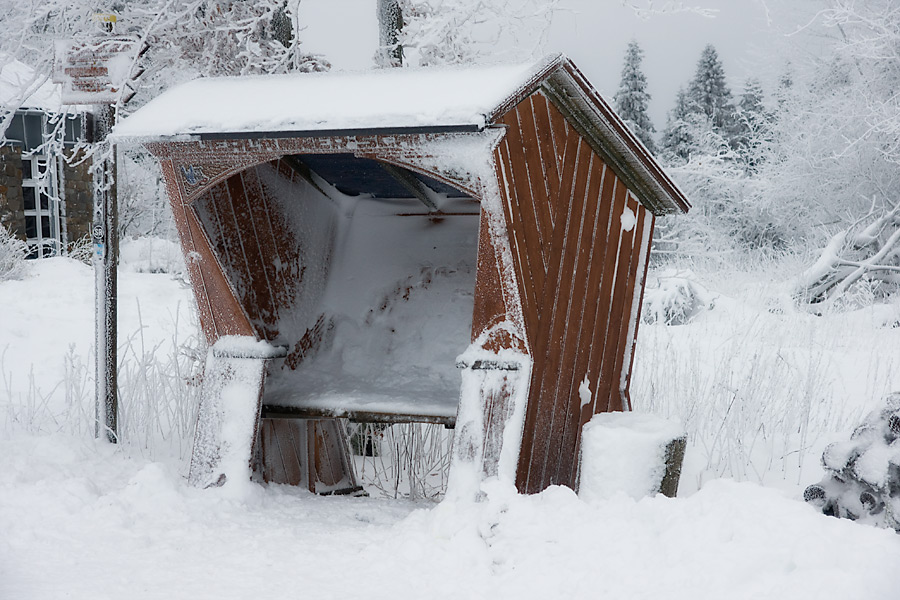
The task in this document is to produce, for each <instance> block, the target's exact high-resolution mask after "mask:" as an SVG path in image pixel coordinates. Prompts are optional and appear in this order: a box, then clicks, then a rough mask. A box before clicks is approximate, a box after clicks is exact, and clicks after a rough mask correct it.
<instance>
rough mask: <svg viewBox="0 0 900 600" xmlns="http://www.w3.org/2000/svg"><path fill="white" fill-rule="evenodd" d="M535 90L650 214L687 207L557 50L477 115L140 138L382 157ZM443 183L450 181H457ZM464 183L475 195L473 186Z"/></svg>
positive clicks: (167, 152) (503, 108)
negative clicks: (413, 122) (449, 119)
mask: <svg viewBox="0 0 900 600" xmlns="http://www.w3.org/2000/svg"><path fill="white" fill-rule="evenodd" d="M537 91H540V92H542V93H544V94H545V95H546V96H547V98H548V99H549V100H550V101H551V102H552V103H553V104H554V105H555V106H556V108H557V109H558V110H560V112H562V114H563V115H564V116H565V118H566V119H567V120H568V121H569V123H570V124H571V125H572V126H573V127H574V128H575V129H576V130H577V131H578V132H579V133H580V134H581V135H582V136H583V137H584V139H585V140H586V141H587V142H588V144H589V145H590V146H591V148H592V149H593V150H594V152H596V153H597V154H598V155H599V156H600V157H601V158H603V160H604V161H605V162H606V163H607V164H608V165H609V166H610V168H612V169H613V170H614V171H615V173H616V175H617V176H618V177H619V178H620V179H621V180H622V181H623V182H625V183H626V184H627V185H628V187H629V189H631V190H632V192H633V193H634V194H635V196H636V197H637V198H638V200H639V201H640V202H641V203H642V204H643V205H644V206H646V207H647V208H648V209H649V210H650V211H651V212H652V213H653V214H654V215H657V216H659V215H664V214H672V213H685V212H687V211H688V210H689V209H690V203H689V202H688V200H687V198H686V197H685V196H684V194H683V193H682V192H681V190H679V189H678V186H677V185H676V184H675V183H674V182H673V181H672V179H671V178H670V177H669V176H668V175H667V174H666V173H665V172H664V171H663V169H662V168H661V167H660V165H659V164H658V163H657V161H656V160H655V159H654V158H653V156H652V155H651V154H650V152H649V151H648V150H647V149H646V147H645V146H644V145H643V144H642V143H641V142H640V140H638V138H637V137H636V136H635V135H634V134H633V133H632V132H631V131H630V130H629V129H628V126H627V125H626V124H625V123H624V122H623V121H622V119H621V118H620V117H619V116H618V115H617V114H616V113H615V111H614V110H613V109H612V108H611V107H610V106H609V105H608V104H607V103H606V101H605V100H604V99H603V98H602V97H601V96H600V94H599V93H598V92H597V91H596V90H595V89H594V88H593V87H592V86H591V84H590V83H589V82H588V80H587V79H586V78H585V76H584V75H583V74H582V73H581V71H580V70H579V69H578V68H577V67H576V66H575V65H574V64H573V63H572V62H571V61H570V60H569V59H568V58H567V57H566V56H565V55H562V54H559V55H556V56H554V57H551V58H548V59H545V60H544V61H543V62H541V63H539V65H538V66H537V68H535V69H534V70H533V72H532V74H531V76H530V77H528V78H527V80H526V81H524V82H523V83H522V84H521V85H520V86H519V87H518V89H516V90H514V91H513V92H512V93H511V94H509V95H508V96H507V98H506V99H505V100H504V101H502V102H500V103H499V104H497V105H496V106H495V107H494V108H493V109H492V110H490V111H488V112H487V113H486V114H485V115H484V120H483V122H480V123H479V122H471V123H456V124H451V125H444V124H439V123H435V124H432V125H421V126H412V127H410V126H386V127H377V126H376V127H367V128H339V129H301V130H266V129H249V130H240V131H224V130H207V131H199V132H197V133H186V134H182V135H176V136H170V137H168V138H161V139H159V140H158V141H147V142H146V143H145V145H146V146H147V147H148V149H149V150H150V151H151V152H152V153H153V154H154V155H156V156H157V157H159V158H162V159H175V160H176V161H178V162H183V161H184V159H186V158H187V159H190V158H201V157H203V158H206V159H207V160H210V159H212V160H216V159H221V158H222V157H223V155H227V154H229V153H230V154H234V153H241V152H248V151H250V152H251V153H252V154H257V155H258V156H266V157H268V160H274V159H275V158H278V157H279V156H284V155H285V154H288V153H306V152H308V153H316V152H318V153H328V152H338V151H344V152H346V151H351V152H353V153H354V154H355V155H357V156H363V157H374V154H375V153H376V152H377V153H378V154H380V155H381V156H383V157H386V156H387V154H391V152H386V150H388V148H389V147H390V146H392V145H396V146H407V147H408V146H409V144H410V143H420V142H422V141H433V140H435V139H438V138H439V137H440V136H444V135H449V136H457V135H465V134H472V133H479V132H483V131H484V130H485V129H491V128H497V127H498V125H497V123H498V122H499V121H500V119H501V118H502V117H503V115H504V114H506V113H507V112H508V111H510V110H512V109H513V108H514V107H515V106H516V105H517V104H518V103H520V102H521V101H522V100H524V99H525V98H527V97H528V96H530V95H531V94H533V93H535V92H537ZM500 127H502V126H500ZM313 140H316V141H313ZM279 152H280V153H281V154H279ZM393 154H395V155H396V154H398V153H396V152H394V153H393ZM240 162H242V164H245V166H248V167H249V166H252V164H253V163H251V162H248V161H246V160H244V161H240ZM404 166H407V167H408V166H410V165H404ZM230 174H233V173H230ZM445 183H449V184H450V185H458V184H459V183H460V181H455V182H453V181H445ZM466 191H467V192H469V193H472V194H473V197H477V193H476V192H475V190H472V189H469V190H466Z"/></svg>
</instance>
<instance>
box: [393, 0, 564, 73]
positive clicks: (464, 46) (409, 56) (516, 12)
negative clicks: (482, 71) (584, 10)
mask: <svg viewBox="0 0 900 600" xmlns="http://www.w3.org/2000/svg"><path fill="white" fill-rule="evenodd" d="M558 1H559V0H495V1H490V2H488V1H487V0H399V5H400V8H401V10H402V21H403V29H402V30H401V32H400V35H399V40H398V42H399V44H400V46H402V47H403V54H404V65H410V66H432V65H444V64H462V63H473V62H481V61H497V60H507V61H509V60H532V59H534V58H536V57H537V56H539V55H540V54H542V49H543V46H544V44H545V42H546V38H547V34H548V31H549V27H550V21H551V15H552V13H553V11H554V10H555V9H556V5H557V3H558Z"/></svg>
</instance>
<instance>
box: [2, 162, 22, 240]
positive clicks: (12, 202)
mask: <svg viewBox="0 0 900 600" xmlns="http://www.w3.org/2000/svg"><path fill="white" fill-rule="evenodd" d="M0 225H2V226H4V227H6V228H7V229H9V230H10V231H12V233H13V235H15V236H16V237H18V238H21V239H23V240H24V239H25V205H24V200H23V198H22V151H21V149H20V148H18V147H17V146H0Z"/></svg>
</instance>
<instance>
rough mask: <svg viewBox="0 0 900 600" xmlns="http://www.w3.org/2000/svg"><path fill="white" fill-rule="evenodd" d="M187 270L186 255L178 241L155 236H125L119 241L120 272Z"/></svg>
mask: <svg viewBox="0 0 900 600" xmlns="http://www.w3.org/2000/svg"><path fill="white" fill-rule="evenodd" d="M122 271H129V272H132V273H172V274H175V275H181V274H183V273H184V272H185V266H184V257H183V256H182V254H181V247H180V246H179V245H178V243H177V242H172V241H169V240H164V239H162V238H155V237H139V238H125V239H123V240H121V241H120V242H119V272H122Z"/></svg>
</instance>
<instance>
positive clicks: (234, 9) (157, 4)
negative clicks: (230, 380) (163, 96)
mask: <svg viewBox="0 0 900 600" xmlns="http://www.w3.org/2000/svg"><path fill="white" fill-rule="evenodd" d="M299 2H300V0H252V1H251V0H119V1H118V2H115V3H113V4H111V5H110V4H101V3H99V2H92V1H88V0H46V1H45V2H41V3H35V2H13V1H11V0H6V1H2V2H0V19H2V23H3V28H4V31H5V32H7V35H3V36H0V62H4V61H7V60H8V61H13V60H18V61H21V62H23V63H26V64H28V65H29V66H30V67H31V68H32V69H33V71H34V74H35V75H34V78H33V81H28V82H24V85H23V86H22V91H21V93H20V95H19V96H20V97H19V102H21V101H23V100H24V99H25V98H27V97H28V96H29V95H30V93H32V92H33V91H34V90H36V89H38V88H39V87H40V86H41V85H42V84H44V83H46V82H47V80H48V79H49V78H50V75H51V72H52V65H53V62H54V42H55V41H56V40H67V39H69V40H74V41H75V42H76V43H77V42H88V41H91V40H93V39H95V38H96V37H97V36H98V35H104V33H105V25H106V24H104V23H101V22H99V21H98V20H97V19H96V18H95V14H96V13H100V12H108V11H110V10H112V11H113V12H114V13H115V16H116V22H115V24H114V25H112V29H113V31H112V32H111V33H113V34H115V35H127V36H130V37H133V38H135V39H136V40H137V41H138V42H137V43H138V46H140V47H141V48H142V49H143V52H142V53H141V54H140V55H139V56H137V57H136V58H135V59H134V62H133V63H132V64H131V65H129V66H128V67H127V71H128V72H127V79H126V85H125V86H124V87H123V89H122V91H121V94H120V96H119V99H118V102H117V103H116V105H115V111H116V114H117V116H118V117H120V118H121V117H123V116H127V115H128V114H129V113H131V112H133V111H134V110H136V109H137V108H138V107H140V106H141V105H143V104H144V103H145V102H147V101H148V100H149V99H151V98H153V97H155V96H157V95H158V94H159V93H161V92H162V91H164V90H165V89H167V88H168V87H170V86H172V85H176V84H178V83H182V82H184V81H187V80H190V79H194V78H197V77H204V76H215V75H246V74H253V73H286V72H309V71H321V70H327V69H328V68H329V67H330V65H329V64H328V62H327V61H326V60H324V59H323V58H322V57H319V56H315V55H310V54H308V53H306V52H304V51H303V50H302V48H301V39H300V32H301V30H302V27H301V24H300V21H299V18H298V7H299ZM10 32H15V34H14V35H10V34H9V33H10ZM15 104H16V103H15V102H12V103H11V104H10V105H7V106H2V107H0V131H5V129H6V126H7V125H8V123H9V122H10V120H11V119H12V115H13V114H14V112H15V110H16V109H17V108H18V106H16V105H15ZM59 123H60V124H61V123H62V120H60V121H59ZM60 126H61V125H60ZM51 138H53V139H56V138H60V139H61V136H58V135H53V136H51ZM129 152H132V153H139V151H136V150H130V151H129ZM81 156H83V155H81ZM120 156H122V154H121V153H120ZM132 158H134V162H132V163H129V166H130V167H132V168H129V169H125V170H123V173H142V174H143V170H142V168H140V167H139V166H138V164H139V163H141V162H142V161H144V162H147V163H148V164H152V163H153V161H146V159H145V158H140V157H139V156H138V155H137V154H135V155H134V156H133V157H132ZM121 160H126V159H125V158H124V157H123V158H122V159H121ZM123 166H124V163H123ZM154 168H155V167H154ZM152 180H153V177H149V179H147V181H152ZM120 183H123V185H120V186H119V190H120V196H122V194H123V193H128V192H129V190H131V191H135V190H136V188H134V186H131V185H128V184H127V182H120ZM145 196H146V198H156V197H158V198H160V202H161V196H159V195H156V194H153V193H151V192H147V194H146V195H145ZM142 198H144V196H142ZM122 199H123V202H122V206H121V209H122V210H121V212H120V217H121V220H122V223H123V224H128V223H131V224H135V225H136V224H138V223H149V222H153V223H154V226H153V228H158V225H159V224H158V222H157V221H155V220H150V221H148V220H147V219H146V218H145V216H146V215H137V214H132V213H133V212H134V211H141V210H143V209H144V208H146V205H144V204H143V203H142V202H139V201H137V200H136V198H134V197H131V198H125V197H122ZM156 209H160V210H157V211H156V214H163V212H164V211H163V210H162V207H160V206H156V205H154V208H153V210H156ZM149 232H150V231H149V230H148V231H147V233H149Z"/></svg>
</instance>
